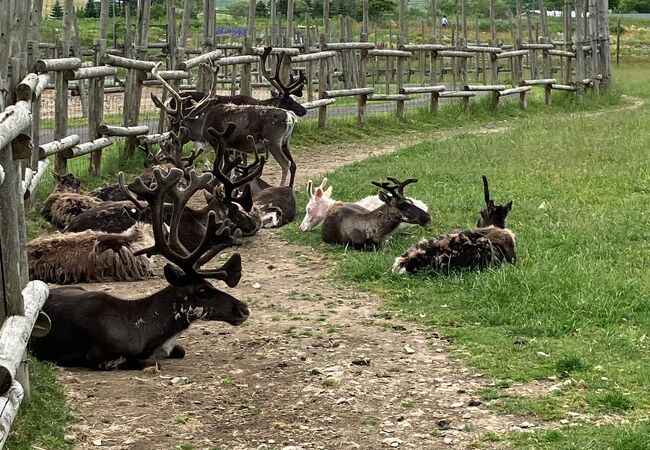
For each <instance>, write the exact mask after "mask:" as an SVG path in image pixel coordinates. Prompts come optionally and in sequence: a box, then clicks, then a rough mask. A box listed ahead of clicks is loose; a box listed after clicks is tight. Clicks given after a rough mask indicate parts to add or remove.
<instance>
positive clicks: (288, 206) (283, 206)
mask: <svg viewBox="0 0 650 450" xmlns="http://www.w3.org/2000/svg"><path fill="white" fill-rule="evenodd" d="M248 140H249V142H250V143H251V146H252V147H253V148H257V146H256V144H255V139H254V138H253V136H248ZM264 147H265V148H267V149H268V141H264ZM235 174H236V176H237V179H238V180H239V179H245V178H248V175H249V170H248V168H246V167H242V166H237V167H235ZM247 186H248V187H249V188H250V193H251V195H252V200H253V207H254V208H255V209H256V210H257V211H259V214H260V216H261V221H262V228H279V227H282V226H284V225H286V224H288V223H291V222H293V220H294V219H295V217H296V196H295V194H294V192H293V188H291V187H289V186H271V185H270V184H269V183H267V182H266V181H264V180H263V179H262V171H260V172H259V174H258V175H257V176H255V177H254V178H252V179H250V181H248V182H247Z"/></svg>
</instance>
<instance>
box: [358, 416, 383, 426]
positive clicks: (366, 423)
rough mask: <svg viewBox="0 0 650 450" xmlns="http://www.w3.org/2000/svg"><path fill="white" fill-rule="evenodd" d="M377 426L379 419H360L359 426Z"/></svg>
mask: <svg viewBox="0 0 650 450" xmlns="http://www.w3.org/2000/svg"><path fill="white" fill-rule="evenodd" d="M378 424H379V419H378V418H376V417H364V418H363V419H361V425H363V426H364V427H375V426H377V425H378Z"/></svg>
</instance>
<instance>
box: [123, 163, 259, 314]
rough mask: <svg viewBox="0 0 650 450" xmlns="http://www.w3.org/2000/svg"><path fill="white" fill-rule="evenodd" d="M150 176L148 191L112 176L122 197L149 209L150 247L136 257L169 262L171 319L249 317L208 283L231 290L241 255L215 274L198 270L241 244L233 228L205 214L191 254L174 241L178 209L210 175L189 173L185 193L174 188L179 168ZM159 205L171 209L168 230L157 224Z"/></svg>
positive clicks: (141, 184) (159, 221)
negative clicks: (158, 257) (215, 282)
mask: <svg viewBox="0 0 650 450" xmlns="http://www.w3.org/2000/svg"><path fill="white" fill-rule="evenodd" d="M153 175H154V182H153V183H152V185H151V187H149V186H147V185H145V183H144V182H143V181H142V179H141V178H139V177H138V178H136V179H135V181H134V182H133V183H132V184H131V186H132V187H131V188H128V187H127V186H126V185H125V184H124V174H123V173H120V174H119V175H118V179H119V183H120V187H121V188H122V190H123V191H124V193H125V194H126V195H127V197H128V198H129V199H130V200H131V201H132V202H133V203H134V204H135V205H136V206H137V207H141V204H140V202H139V201H138V200H137V199H136V198H135V195H134V194H136V195H138V196H139V197H140V198H143V199H145V200H146V201H147V202H148V203H149V207H150V208H151V222H152V228H153V234H154V241H155V244H154V246H153V247H149V248H146V249H143V250H140V251H138V252H136V254H147V255H153V254H161V255H162V256H163V257H165V258H166V259H167V260H168V261H169V263H168V264H167V265H165V269H164V272H165V278H166V279H167V281H168V282H169V284H170V285H171V286H172V291H173V297H174V298H173V302H174V308H175V311H176V316H177V318H176V320H188V321H191V320H193V319H197V318H200V319H206V320H221V321H225V322H227V323H229V324H232V325H239V324H241V323H242V322H244V321H245V320H246V319H247V318H248V316H249V311H248V307H247V306H246V304H245V303H243V302H241V301H239V300H237V299H236V298H234V297H233V296H231V295H230V294H227V293H225V292H223V291H221V290H219V289H217V288H215V287H214V286H213V285H212V283H210V282H209V281H208V280H209V279H217V280H221V281H223V282H225V283H226V284H227V285H228V286H230V287H235V286H237V284H238V283H239V280H240V278H241V256H240V255H239V254H238V253H234V254H233V255H232V256H231V257H230V258H229V259H228V261H227V262H226V263H225V264H224V265H222V266H221V267H219V268H217V269H201V266H203V265H204V264H207V263H208V262H209V261H210V260H212V259H213V258H214V257H215V256H216V255H217V254H218V253H219V252H221V251H223V250H225V249H226V248H228V247H232V246H236V245H241V235H242V234H241V231H240V230H238V229H235V228H234V227H233V224H232V222H230V221H229V220H228V219H225V220H222V221H218V220H217V214H216V213H215V212H214V211H209V212H208V213H207V217H206V225H205V233H204V235H203V237H202V238H201V240H200V242H198V243H197V247H196V248H195V249H193V250H192V251H190V250H188V249H186V248H185V247H184V246H183V244H182V243H181V242H180V240H179V238H178V234H179V226H180V223H181V216H182V214H183V209H184V208H185V206H186V205H187V202H188V201H189V200H190V198H191V197H192V196H193V195H194V194H195V193H196V192H198V191H199V190H202V189H205V188H207V187H208V186H209V183H210V181H211V179H212V175H210V174H208V173H205V174H203V175H202V176H198V175H197V174H196V172H195V171H193V170H192V171H190V173H189V184H188V185H187V187H185V188H180V187H179V183H180V182H181V180H182V179H183V176H184V172H183V171H182V170H181V169H178V168H172V169H171V170H170V171H169V173H167V174H164V173H163V172H162V171H161V170H160V169H154V172H153ZM165 202H171V203H172V204H173V210H172V213H171V219H170V225H169V227H167V226H166V224H165V223H164V219H163V217H164V210H165ZM167 229H169V231H168V232H167Z"/></svg>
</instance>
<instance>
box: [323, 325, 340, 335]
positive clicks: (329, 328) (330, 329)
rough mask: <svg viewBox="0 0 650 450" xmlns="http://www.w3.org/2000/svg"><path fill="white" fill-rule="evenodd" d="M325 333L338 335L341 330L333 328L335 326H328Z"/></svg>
mask: <svg viewBox="0 0 650 450" xmlns="http://www.w3.org/2000/svg"><path fill="white" fill-rule="evenodd" d="M325 331H326V332H328V333H330V334H332V333H338V332H339V331H341V328H340V327H337V326H335V325H330V326H329V327H327V328H326V329H325Z"/></svg>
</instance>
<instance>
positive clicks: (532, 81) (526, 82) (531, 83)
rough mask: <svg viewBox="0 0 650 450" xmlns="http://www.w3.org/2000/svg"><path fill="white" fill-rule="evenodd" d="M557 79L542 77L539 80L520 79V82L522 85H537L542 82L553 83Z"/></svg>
mask: <svg viewBox="0 0 650 450" xmlns="http://www.w3.org/2000/svg"><path fill="white" fill-rule="evenodd" d="M555 83H557V80H556V79H555V78H544V79H541V80H522V81H521V84H522V85H523V86H539V85H542V84H555Z"/></svg>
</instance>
